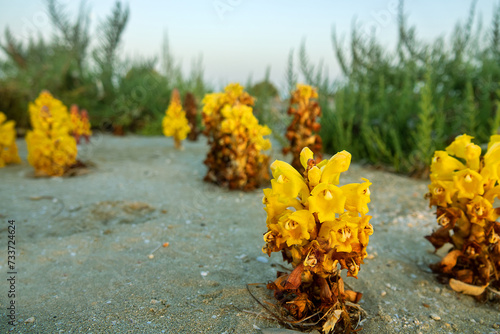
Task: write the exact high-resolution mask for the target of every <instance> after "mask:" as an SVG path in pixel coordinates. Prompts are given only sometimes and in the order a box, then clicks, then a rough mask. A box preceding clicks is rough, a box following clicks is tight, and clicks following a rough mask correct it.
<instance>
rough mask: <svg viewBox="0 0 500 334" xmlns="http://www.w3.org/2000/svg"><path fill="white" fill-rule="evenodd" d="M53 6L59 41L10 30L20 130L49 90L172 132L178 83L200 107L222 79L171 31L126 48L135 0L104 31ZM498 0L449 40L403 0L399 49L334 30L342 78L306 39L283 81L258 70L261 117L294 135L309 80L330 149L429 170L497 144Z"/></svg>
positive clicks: (10, 87)
mask: <svg viewBox="0 0 500 334" xmlns="http://www.w3.org/2000/svg"><path fill="white" fill-rule="evenodd" d="M46 5H47V11H48V13H49V17H50V19H51V24H52V26H53V27H54V28H55V29H54V31H55V33H54V35H53V36H52V37H51V38H50V39H49V40H45V39H43V38H42V37H41V36H31V38H30V39H29V40H28V41H27V42H26V41H25V42H22V41H21V40H20V39H18V38H16V37H15V35H14V34H12V33H11V31H9V30H8V29H7V30H6V31H5V33H4V37H3V38H2V39H0V46H1V48H2V50H3V52H4V54H5V55H6V56H7V57H4V58H2V59H0V110H4V111H5V113H6V114H7V117H8V118H9V119H12V120H15V121H16V124H17V127H19V128H20V130H21V131H18V133H21V134H22V129H27V128H28V127H29V121H28V113H27V103H28V101H30V100H33V99H34V98H35V97H36V96H37V95H38V93H39V92H40V91H41V90H42V89H48V90H50V91H51V92H52V93H53V94H54V95H55V96H58V97H59V98H60V99H61V100H62V101H63V102H64V103H65V104H68V105H71V104H73V103H75V104H78V105H79V106H80V107H82V108H85V109H87V110H88V111H89V115H90V120H91V122H92V124H93V126H94V127H97V128H101V129H105V130H113V131H115V133H123V132H136V133H139V134H143V135H161V119H162V117H163V113H164V108H165V106H166V105H168V103H169V99H170V98H169V97H170V95H171V92H172V90H173V88H174V87H176V88H178V89H179V91H180V93H181V96H184V95H185V94H186V93H187V92H191V93H193V94H194V96H195V98H196V101H197V102H198V105H200V101H201V99H202V97H203V96H204V95H205V94H206V93H208V92H211V91H217V90H219V88H222V87H214V86H213V85H211V84H210V83H208V81H207V80H206V79H205V77H204V68H203V59H202V57H201V56H200V57H198V58H195V59H194V60H193V62H192V65H191V70H190V72H189V73H184V72H183V71H182V66H181V65H182V64H181V62H180V61H179V60H177V59H175V57H174V55H173V52H172V50H171V48H170V45H169V42H168V37H167V35H166V34H165V37H164V41H163V49H162V52H161V54H160V55H159V57H158V58H156V57H153V58H150V59H134V60H131V59H127V58H126V57H124V56H123V55H122V54H121V52H120V45H121V41H122V34H123V31H124V30H125V29H126V26H127V22H128V18H129V9H128V6H126V5H124V4H122V3H121V2H119V1H118V2H116V3H115V5H114V7H113V8H112V10H111V12H110V13H109V15H108V16H107V17H105V18H104V19H103V20H102V21H101V22H100V23H99V24H98V25H97V28H98V29H96V31H95V34H91V32H90V27H89V9H88V8H87V6H86V5H85V3H84V2H82V4H81V6H80V9H79V12H78V14H77V15H76V16H73V15H70V14H71V13H69V12H68V10H67V8H66V7H65V6H64V5H61V4H60V3H58V2H57V1H56V0H46ZM492 6H493V8H492V10H493V12H494V14H493V16H492V21H491V22H489V23H487V24H484V25H483V22H482V20H481V18H480V17H477V15H476V12H475V8H476V1H475V0H473V1H472V3H471V7H470V12H469V15H468V17H467V18H466V19H465V20H464V21H463V22H458V23H457V24H456V26H455V29H454V31H453V33H452V34H451V35H450V36H449V37H448V38H446V39H445V38H444V37H439V38H436V39H435V40H433V41H423V40H420V39H418V38H417V35H418V34H417V30H416V28H415V27H413V26H409V24H408V15H407V13H405V10H404V2H403V1H400V3H399V13H398V16H397V19H398V42H397V45H396V46H395V48H394V49H393V50H389V49H388V48H387V46H386V45H385V44H384V43H383V41H382V40H380V39H378V38H377V37H376V34H375V31H374V33H373V34H370V33H367V31H365V30H366V29H362V28H359V27H360V26H361V27H362V25H360V24H358V23H359V22H356V21H353V25H352V28H351V33H350V36H339V34H338V33H337V32H336V31H335V29H333V31H332V44H333V51H334V54H335V57H336V60H337V62H338V64H339V65H340V68H341V70H342V78H331V77H330V76H329V75H328V69H327V68H326V66H325V65H324V63H322V62H319V63H317V64H314V63H313V62H312V61H311V60H310V57H309V55H308V52H307V48H306V41H305V40H304V41H302V43H301V44H300V46H299V48H298V49H296V50H290V53H289V57H288V61H287V69H286V71H285V74H284V79H283V82H282V83H280V85H279V88H277V87H278V86H276V85H275V84H274V83H273V82H271V81H270V79H269V78H270V71H271V68H270V67H268V68H267V69H266V71H265V75H264V78H263V79H262V80H258V81H256V82H253V80H252V78H251V77H250V78H249V79H248V81H247V83H246V84H245V87H246V89H247V90H248V92H249V93H250V94H251V95H252V96H254V97H255V98H256V102H255V107H254V113H255V116H256V117H257V118H258V120H259V123H261V124H267V125H268V126H269V127H270V128H271V129H272V130H273V136H274V137H275V138H276V139H277V140H278V141H279V142H280V143H281V144H282V145H285V143H286V141H285V139H284V134H285V131H286V126H287V125H288V124H289V122H290V117H289V116H287V115H286V109H287V105H288V101H287V100H288V99H289V98H290V95H289V94H290V93H291V92H292V90H293V88H294V87H295V85H296V84H297V83H298V82H301V83H304V84H308V85H311V86H315V87H317V88H318V94H319V97H318V102H319V104H320V107H321V110H322V112H323V116H322V117H321V120H320V123H321V132H320V135H321V137H322V139H323V145H324V150H325V152H337V151H340V150H343V149H345V150H348V151H349V152H351V153H352V154H353V156H355V157H358V159H360V158H359V157H362V158H361V159H363V160H361V162H365V163H369V164H372V165H375V166H383V167H384V168H388V169H390V170H392V171H395V172H398V173H405V174H410V175H415V176H425V175H427V173H428V166H429V164H430V159H431V154H432V152H434V150H436V149H443V148H444V147H446V146H447V144H449V143H450V142H451V141H452V140H453V138H455V137H456V136H457V135H459V134H462V133H465V132H467V133H468V134H471V135H473V136H474V137H476V140H477V142H481V143H486V141H487V139H488V137H489V135H491V134H493V133H497V130H498V128H499V126H500V111H499V109H498V105H499V102H498V101H499V94H500V87H499V82H500V4H496V5H493V4H492ZM94 35H95V36H96V40H95V41H94V40H92V38H91V36H94ZM222 86H224V85H222ZM358 161H359V160H358Z"/></svg>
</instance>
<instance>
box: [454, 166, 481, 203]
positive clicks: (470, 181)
mask: <svg viewBox="0 0 500 334" xmlns="http://www.w3.org/2000/svg"><path fill="white" fill-rule="evenodd" d="M453 181H454V182H455V187H456V188H457V189H458V198H468V199H473V198H474V197H475V196H476V195H482V194H483V193H484V188H483V178H482V176H481V175H480V174H479V173H478V172H476V171H473V170H471V169H469V168H467V169H464V170H461V171H458V172H456V173H455V174H454V175H453Z"/></svg>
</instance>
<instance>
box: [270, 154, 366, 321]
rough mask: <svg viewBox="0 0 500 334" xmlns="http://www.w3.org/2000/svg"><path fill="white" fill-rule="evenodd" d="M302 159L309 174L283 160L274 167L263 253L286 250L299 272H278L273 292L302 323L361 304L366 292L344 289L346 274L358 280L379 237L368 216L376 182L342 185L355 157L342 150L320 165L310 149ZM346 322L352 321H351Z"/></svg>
mask: <svg viewBox="0 0 500 334" xmlns="http://www.w3.org/2000/svg"><path fill="white" fill-rule="evenodd" d="M299 158H300V163H301V165H302V167H303V168H304V170H305V172H304V174H303V175H301V174H300V173H299V172H298V171H297V170H296V169H295V168H293V167H292V166H291V165H289V164H287V163H286V162H283V161H278V160H276V161H275V162H274V163H273V164H272V165H271V171H272V174H273V179H272V180H271V186H272V188H268V189H265V190H264V198H263V204H264V205H265V210H266V212H267V221H266V224H267V232H266V233H265V234H264V241H265V242H266V244H265V245H264V247H263V248H262V251H263V252H264V253H266V254H268V255H271V253H272V252H280V251H281V252H282V255H283V258H284V259H285V260H286V261H288V262H289V263H291V264H292V266H293V268H294V269H293V271H292V272H291V273H290V274H283V273H278V279H277V280H276V281H275V282H274V283H270V284H268V288H269V289H273V290H274V291H275V296H276V298H277V299H279V300H284V301H285V302H284V303H282V304H283V306H284V307H285V308H287V309H288V310H289V311H290V313H291V314H292V315H293V316H294V317H295V318H296V319H302V318H303V317H305V316H308V315H313V314H317V313H318V312H319V313H320V314H321V313H323V314H324V313H325V312H326V311H327V310H329V311H331V310H332V307H333V308H335V309H338V310H341V311H342V312H344V310H345V308H344V305H345V304H344V303H345V301H346V300H347V301H350V302H355V303H356V302H358V301H359V299H360V298H361V294H360V293H357V292H354V291H348V290H344V283H343V281H342V278H341V277H340V271H341V270H342V269H347V274H348V276H353V277H357V275H358V272H359V269H360V265H361V264H362V263H363V259H364V258H365V257H366V256H367V253H366V247H367V245H368V241H369V236H370V235H371V234H372V233H373V227H372V225H371V224H370V218H371V216H368V215H367V213H368V203H369V202H370V188H369V186H370V185H371V183H370V182H369V181H368V180H367V179H362V180H363V182H361V183H351V184H346V185H342V186H340V185H339V183H340V174H341V173H343V172H345V171H347V170H348V169H349V165H350V162H351V154H350V153H349V152H347V151H342V152H339V153H337V154H336V155H334V156H333V157H332V158H330V159H329V160H323V161H321V162H319V163H318V164H316V159H315V158H314V154H313V152H312V151H311V150H310V149H309V148H307V147H305V148H304V149H303V150H302V151H301V153H300V157H299ZM339 268H340V269H339ZM334 306H335V307H334ZM333 314H334V313H332V315H331V316H333ZM335 314H337V313H335ZM325 318H326V319H330V317H329V316H326V317H325ZM342 318H343V319H344V320H346V321H347V319H348V318H349V316H347V317H342ZM330 320H331V321H328V320H327V322H326V323H325V326H326V327H328V326H330V325H331V324H332V321H333V320H332V319H330ZM337 320H338V319H337ZM334 325H335V324H334ZM342 326H344V327H349V326H350V325H349V323H343V325H342ZM324 328H325V327H324Z"/></svg>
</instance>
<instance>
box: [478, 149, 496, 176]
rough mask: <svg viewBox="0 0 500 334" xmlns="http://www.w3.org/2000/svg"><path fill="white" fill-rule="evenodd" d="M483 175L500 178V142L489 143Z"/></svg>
mask: <svg viewBox="0 0 500 334" xmlns="http://www.w3.org/2000/svg"><path fill="white" fill-rule="evenodd" d="M490 144H491V142H490ZM481 175H483V177H484V178H486V179H493V180H498V179H499V178H500V142H495V143H494V144H491V145H488V151H487V152H486V154H485V155H484V167H483V169H482V170H481Z"/></svg>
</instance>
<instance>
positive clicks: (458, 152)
mask: <svg viewBox="0 0 500 334" xmlns="http://www.w3.org/2000/svg"><path fill="white" fill-rule="evenodd" d="M472 138H474V137H472V136H469V135H466V134H463V135H460V136H457V137H456V138H455V140H454V141H453V142H452V143H451V144H450V145H449V146H448V147H447V148H446V152H448V154H451V155H454V156H456V157H458V158H463V159H465V157H466V147H467V145H468V144H470V143H471V140H472Z"/></svg>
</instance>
